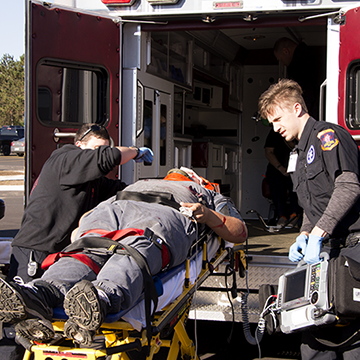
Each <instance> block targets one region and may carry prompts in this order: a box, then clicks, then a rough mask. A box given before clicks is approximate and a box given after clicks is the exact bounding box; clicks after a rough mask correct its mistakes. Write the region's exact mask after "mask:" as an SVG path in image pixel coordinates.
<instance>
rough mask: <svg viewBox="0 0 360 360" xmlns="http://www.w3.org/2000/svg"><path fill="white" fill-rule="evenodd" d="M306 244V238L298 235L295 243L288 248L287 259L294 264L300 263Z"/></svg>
mask: <svg viewBox="0 0 360 360" xmlns="http://www.w3.org/2000/svg"><path fill="white" fill-rule="evenodd" d="M307 243H308V236H307V235H305V234H300V235H299V236H298V237H297V238H296V241H295V242H294V243H293V244H292V245H291V246H290V250H289V259H290V260H291V261H294V262H297V261H300V260H301V259H302V258H303V256H304V254H305V252H306V248H307Z"/></svg>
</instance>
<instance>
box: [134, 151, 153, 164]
mask: <svg viewBox="0 0 360 360" xmlns="http://www.w3.org/2000/svg"><path fill="white" fill-rule="evenodd" d="M153 158H154V153H153V152H152V150H151V149H149V148H147V147H141V148H139V155H137V156H136V157H135V158H134V160H135V162H137V163H138V162H142V161H146V162H149V163H151V162H152V161H153Z"/></svg>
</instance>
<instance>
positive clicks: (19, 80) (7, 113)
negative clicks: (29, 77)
mask: <svg viewBox="0 0 360 360" xmlns="http://www.w3.org/2000/svg"><path fill="white" fill-rule="evenodd" d="M24 111H25V108H24V55H22V56H21V57H20V60H19V61H16V60H14V57H13V56H11V55H9V54H4V55H3V57H2V58H1V60H0V126H2V125H24Z"/></svg>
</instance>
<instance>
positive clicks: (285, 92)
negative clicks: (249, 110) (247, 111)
mask: <svg viewBox="0 0 360 360" xmlns="http://www.w3.org/2000/svg"><path fill="white" fill-rule="evenodd" d="M302 93H303V91H302V89H301V86H300V85H299V84H298V83H297V82H296V81H294V80H290V79H280V80H279V81H278V82H277V83H275V84H272V85H271V86H270V87H269V88H268V89H267V90H266V91H265V92H263V93H262V95H261V96H260V98H259V102H258V110H259V113H260V115H261V117H262V118H264V119H267V117H268V116H269V115H271V114H272V112H273V110H274V107H277V106H278V107H280V108H281V109H284V108H291V107H292V105H294V104H295V103H299V104H300V105H301V106H302V108H303V110H304V111H305V112H307V111H308V109H307V107H306V104H305V101H304V98H303V97H302Z"/></svg>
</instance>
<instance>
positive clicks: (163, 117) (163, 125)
mask: <svg viewBox="0 0 360 360" xmlns="http://www.w3.org/2000/svg"><path fill="white" fill-rule="evenodd" d="M166 130H167V106H166V105H164V104H161V106H160V165H166Z"/></svg>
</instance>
